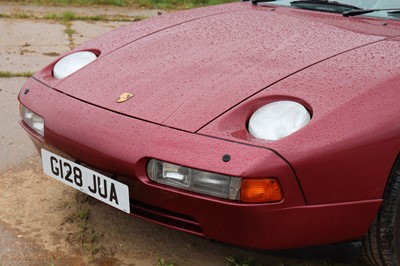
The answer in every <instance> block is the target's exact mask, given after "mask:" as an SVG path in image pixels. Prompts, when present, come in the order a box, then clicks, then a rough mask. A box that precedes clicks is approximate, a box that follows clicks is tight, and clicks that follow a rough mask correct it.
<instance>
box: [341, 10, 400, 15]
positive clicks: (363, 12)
mask: <svg viewBox="0 0 400 266" xmlns="http://www.w3.org/2000/svg"><path fill="white" fill-rule="evenodd" d="M377 11H400V8H380V9H378V8H377V9H354V10H348V11H344V12H343V16H345V17H352V16H358V15H363V14H368V13H372V12H377ZM388 13H395V12H388ZM395 16H396V15H395Z"/></svg>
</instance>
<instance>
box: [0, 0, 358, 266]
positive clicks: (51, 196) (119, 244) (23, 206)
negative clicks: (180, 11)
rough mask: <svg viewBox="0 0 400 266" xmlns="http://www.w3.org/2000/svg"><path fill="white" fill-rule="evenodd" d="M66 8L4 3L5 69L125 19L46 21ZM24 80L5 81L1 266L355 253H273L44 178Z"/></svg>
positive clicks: (37, 61)
mask: <svg viewBox="0 0 400 266" xmlns="http://www.w3.org/2000/svg"><path fill="white" fill-rule="evenodd" d="M67 11H70V10H69V9H66V8H55V9H49V8H46V7H30V6H14V5H10V4H8V5H4V4H3V5H2V4H0V14H2V16H0V36H1V38H0V71H3V72H10V73H12V74H18V73H22V72H34V71H37V70H39V69H40V68H41V67H42V66H44V65H46V64H48V63H49V62H51V61H53V60H54V59H55V56H58V55H59V54H62V53H64V52H66V51H68V50H69V49H71V48H73V47H74V46H76V45H78V44H80V43H82V42H84V41H86V40H87V39H90V38H93V37H95V36H97V35H100V34H102V33H104V32H106V31H109V30H111V29H113V28H116V27H119V26H123V25H126V24H127V23H128V22H115V21H113V22H106V21H96V22H92V21H71V22H70V23H66V22H65V21H62V20H54V19H43V17H45V16H46V14H50V13H57V14H60V15H62V14H64V13H65V12H67ZM72 11H73V12H75V13H77V14H78V13H79V15H80V16H84V15H85V14H86V15H89V16H91V15H93V14H96V15H98V14H100V15H106V16H109V17H112V16H115V15H119V14H122V13H123V14H124V16H125V17H132V18H133V17H135V16H143V15H144V16H152V15H157V14H159V13H160V12H161V11H154V10H152V11H148V12H147V11H144V10H139V11H138V12H139V13H137V12H136V11H135V10H123V9H118V8H116V9H101V8H100V9H99V8H97V9H96V8H95V9H87V8H86V9H85V10H82V9H76V8H74V9H73V10H72ZM135 12H136V13H135ZM161 13H162V12H161ZM68 27H69V28H68ZM68 29H69V31H68ZM25 81H26V78H18V77H12V78H0V119H1V120H0V121H1V127H0V180H1V185H0V265H2V266H5V265H144V266H146V265H161V263H159V262H158V261H159V259H161V258H163V259H164V260H165V261H166V262H175V264H174V265H176V266H178V265H193V266H196V265H221V266H222V265H226V263H227V262H226V257H227V256H234V257H237V258H250V257H253V258H254V260H253V261H255V262H257V265H299V264H302V265H319V264H321V263H326V262H327V261H328V260H330V259H338V260H345V261H348V258H349V257H350V258H352V256H353V253H354V252H353V250H352V249H351V248H346V249H339V251H338V250H337V249H335V250H330V249H328V250H325V251H324V252H323V255H322V257H318V258H317V257H316V256H314V257H313V254H316V253H315V252H314V251H308V255H310V254H311V256H312V257H313V258H314V259H316V258H317V259H319V260H317V261H315V260H302V259H293V258H290V259H289V257H293V256H294V257H298V255H299V254H300V253H302V252H289V253H272V254H271V253H266V252H254V251H249V250H244V249H239V248H235V247H231V246H228V245H224V244H221V243H216V242H213V241H210V240H207V239H203V238H200V237H196V236H192V235H189V234H186V233H182V232H178V231H174V230H171V229H168V228H164V227H162V226H159V225H155V224H152V223H150V222H147V221H144V220H141V219H138V218H132V217H130V216H128V215H126V214H125V213H122V212H120V211H118V210H115V209H113V208H111V207H109V206H106V205H104V204H101V203H99V202H97V201H96V200H93V199H89V198H88V197H87V196H85V195H83V194H81V193H80V192H77V191H75V190H73V189H72V188H69V187H67V186H65V185H64V184H62V183H59V182H58V181H56V180H53V179H51V178H50V177H47V176H45V175H44V174H43V173H42V168H41V162H40V158H39V156H38V155H37V154H36V150H35V149H34V147H33V145H32V144H31V143H30V140H29V138H28V136H27V135H26V134H25V133H24V131H23V130H22V129H21V128H20V126H19V125H18V120H19V111H18V102H17V99H16V97H17V94H18V91H19V88H20V87H21V86H22V85H23V83H24V82H25ZM294 254H295V255H294ZM349 254H350V255H349ZM308 255H307V256H308ZM166 265H167V264H166ZM351 265H358V264H357V263H352V264H351Z"/></svg>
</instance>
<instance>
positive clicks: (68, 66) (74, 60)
mask: <svg viewBox="0 0 400 266" xmlns="http://www.w3.org/2000/svg"><path fill="white" fill-rule="evenodd" d="M96 58H97V56H96V54H94V53H92V52H87V51H85V52H77V53H73V54H70V55H67V56H66V57H64V58H62V59H61V60H60V61H58V62H57V63H56V65H55V66H54V69H53V76H54V77H55V78H56V79H62V78H65V77H66V76H69V75H71V74H72V73H74V72H76V71H78V70H79V69H81V68H82V67H84V66H86V65H87V64H89V63H91V62H92V61H94V60H95V59H96Z"/></svg>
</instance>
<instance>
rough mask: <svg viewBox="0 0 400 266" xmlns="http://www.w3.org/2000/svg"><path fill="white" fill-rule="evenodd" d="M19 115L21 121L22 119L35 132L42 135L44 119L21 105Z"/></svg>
mask: <svg viewBox="0 0 400 266" xmlns="http://www.w3.org/2000/svg"><path fill="white" fill-rule="evenodd" d="M21 117H22V121H24V122H25V123H26V124H27V125H28V126H29V127H30V128H32V129H33V130H34V131H35V132H36V133H38V134H39V135H41V136H44V120H43V118H42V117H41V116H39V115H37V114H35V113H34V112H32V111H31V110H29V109H28V108H26V107H25V106H23V105H21Z"/></svg>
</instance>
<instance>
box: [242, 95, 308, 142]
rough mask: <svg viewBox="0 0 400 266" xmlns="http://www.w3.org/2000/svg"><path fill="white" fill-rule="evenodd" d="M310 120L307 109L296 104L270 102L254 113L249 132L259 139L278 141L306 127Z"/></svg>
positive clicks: (290, 102)
mask: <svg viewBox="0 0 400 266" xmlns="http://www.w3.org/2000/svg"><path fill="white" fill-rule="evenodd" d="M310 119H311V118H310V114H309V112H308V111H307V109H306V108H305V107H304V106H303V105H301V104H299V103H297V102H292V101H277V102H272V103H269V104H267V105H264V106H262V107H261V108H259V109H258V110H257V111H255V112H254V114H253V115H252V116H251V118H250V121H249V132H250V134H252V135H253V136H254V137H256V138H259V139H263V140H271V141H273V140H279V139H282V138H284V137H287V136H289V135H290V134H293V133H294V132H296V131H297V130H299V129H301V128H302V127H304V126H305V125H307V123H308V122H309V121H310Z"/></svg>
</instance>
